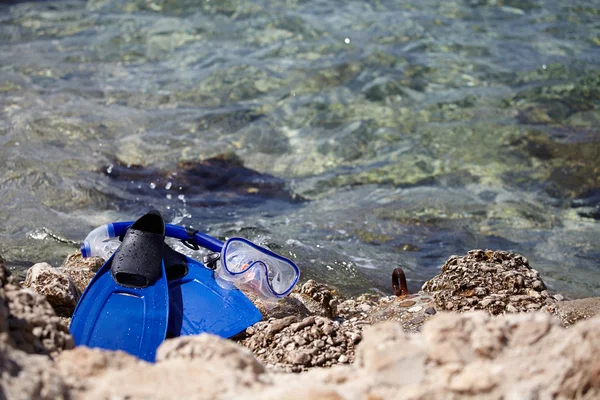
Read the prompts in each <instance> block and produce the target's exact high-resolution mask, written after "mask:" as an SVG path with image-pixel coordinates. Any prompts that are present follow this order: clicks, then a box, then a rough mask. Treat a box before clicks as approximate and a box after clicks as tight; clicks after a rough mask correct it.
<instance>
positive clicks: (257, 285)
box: [81, 221, 300, 300]
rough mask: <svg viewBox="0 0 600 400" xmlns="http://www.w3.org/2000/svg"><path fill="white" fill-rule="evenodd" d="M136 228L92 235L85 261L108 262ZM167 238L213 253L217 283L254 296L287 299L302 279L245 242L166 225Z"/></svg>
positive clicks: (109, 227) (115, 227) (122, 226)
mask: <svg viewBox="0 0 600 400" xmlns="http://www.w3.org/2000/svg"><path fill="white" fill-rule="evenodd" d="M131 224H133V221H129V222H113V223H110V224H106V225H102V226H99V227H98V228H96V229H94V230H93V231H91V232H90V233H89V234H88V235H87V237H86V238H85V240H84V241H83V244H82V245H81V255H82V256H83V257H93V256H96V257H102V258H104V259H108V258H109V257H110V255H111V254H112V253H114V251H115V250H116V249H117V248H118V247H119V244H120V242H119V241H118V240H116V239H118V238H119V237H120V236H122V235H124V234H125V232H126V231H127V229H128V228H129V227H130V226H131ZM165 236H168V237H172V238H175V239H179V240H181V242H182V243H183V244H184V245H185V246H187V247H189V248H191V249H192V250H199V249H200V247H203V248H205V249H208V250H210V251H212V252H213V254H210V255H209V256H208V258H209V259H210V262H206V261H205V263H206V265H207V267H208V268H210V269H214V270H215V278H216V281H217V283H219V284H220V285H222V286H224V287H227V286H230V285H231V284H234V285H236V286H242V287H244V288H248V289H249V290H251V291H252V292H253V293H254V294H256V295H258V296H260V297H262V298H266V299H272V300H277V299H279V298H281V297H284V296H286V295H288V294H289V293H290V292H291V291H292V289H293V288H294V286H295V285H296V283H298V279H299V278H300V270H299V269H298V267H297V266H296V264H294V263H293V262H292V261H291V260H289V259H287V258H285V257H282V256H280V255H278V254H275V253H273V252H272V251H270V250H268V249H265V248H264V247H261V246H258V245H257V244H255V243H252V242H250V241H249V240H246V239H243V238H235V237H234V238H230V239H229V240H227V241H226V242H225V243H223V242H221V241H220V240H218V239H215V238H214V237H212V236H210V235H207V234H205V233H201V232H198V231H191V230H189V229H186V228H184V227H181V226H177V225H172V224H167V225H166V230H165Z"/></svg>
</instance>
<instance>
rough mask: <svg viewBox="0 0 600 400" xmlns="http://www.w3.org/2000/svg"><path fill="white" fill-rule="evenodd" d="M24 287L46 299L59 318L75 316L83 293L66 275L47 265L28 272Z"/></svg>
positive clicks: (36, 266)
mask: <svg viewBox="0 0 600 400" xmlns="http://www.w3.org/2000/svg"><path fill="white" fill-rule="evenodd" d="M23 286H24V287H27V288H30V289H31V290H34V291H35V292H37V293H39V294H41V295H43V296H45V297H46V300H48V302H49V303H50V305H51V306H52V307H53V308H54V310H55V311H56V313H57V314H58V315H59V316H64V317H68V316H71V315H72V314H73V311H74V310H75V307H76V306H77V302H78V301H79V298H80V297H81V292H80V291H79V289H78V288H77V287H76V286H75V284H74V283H73V281H71V279H70V278H69V276H67V275H66V274H65V273H63V272H60V271H59V270H57V269H56V268H54V267H52V266H51V265H50V264H47V263H38V264H35V265H33V266H32V267H31V268H29V269H28V270H27V276H26V278H25V282H24V283H23Z"/></svg>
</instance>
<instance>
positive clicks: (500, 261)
mask: <svg viewBox="0 0 600 400" xmlns="http://www.w3.org/2000/svg"><path fill="white" fill-rule="evenodd" d="M545 288H546V285H545V284H544V282H543V281H542V279H541V278H540V276H539V273H538V272H537V271H536V270H534V269H532V268H531V267H530V266H529V263H528V261H527V259H526V258H525V257H523V256H520V255H518V254H513V253H509V252H506V251H491V250H486V251H483V250H471V251H469V252H468V253H467V255H466V256H464V257H458V256H452V257H450V258H449V259H448V260H447V261H446V263H445V264H444V266H443V267H442V272H441V273H440V274H439V275H437V276H435V277H434V278H432V279H430V280H429V281H427V282H426V283H425V284H424V285H423V291H425V292H429V293H431V294H432V296H433V298H434V299H435V303H436V305H437V306H438V307H439V308H440V309H442V310H451V311H466V310H478V309H481V310H486V311H487V312H489V313H491V314H501V313H504V312H521V311H531V310H537V309H539V308H540V307H542V306H543V305H545V304H546V302H547V298H544V296H542V295H541V294H540V293H539V291H543V290H545ZM550 301H551V300H550Z"/></svg>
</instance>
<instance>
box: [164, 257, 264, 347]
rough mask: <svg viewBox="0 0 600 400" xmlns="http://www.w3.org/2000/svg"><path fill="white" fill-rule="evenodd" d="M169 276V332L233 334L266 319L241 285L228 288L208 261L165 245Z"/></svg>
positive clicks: (173, 333)
mask: <svg viewBox="0 0 600 400" xmlns="http://www.w3.org/2000/svg"><path fill="white" fill-rule="evenodd" d="M165 266H166V271H167V276H168V278H169V299H170V309H169V327H168V334H169V336H185V335H197V334H200V333H212V334H214V335H218V336H221V337H223V338H230V337H232V336H234V335H236V334H238V333H240V332H242V331H243V330H245V329H246V328H247V327H249V326H251V325H254V324H255V323H257V322H258V321H260V320H262V314H261V313H260V311H259V310H258V308H256V306H255V305H254V304H253V303H252V302H251V301H250V300H249V299H248V298H247V297H246V295H244V293H242V292H241V291H240V290H239V289H237V288H232V289H224V288H222V287H221V286H219V285H218V284H217V282H216V281H215V278H214V272H213V271H212V270H211V269H208V268H207V267H205V266H204V264H202V263H200V262H199V261H196V260H194V259H192V258H189V257H186V256H185V255H183V254H181V253H178V252H176V251H175V250H172V249H171V248H170V247H168V246H165Z"/></svg>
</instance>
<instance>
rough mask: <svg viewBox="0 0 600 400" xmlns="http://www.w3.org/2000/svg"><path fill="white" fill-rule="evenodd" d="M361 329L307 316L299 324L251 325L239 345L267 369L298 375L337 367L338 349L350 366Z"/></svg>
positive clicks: (277, 321) (287, 320)
mask: <svg viewBox="0 0 600 400" xmlns="http://www.w3.org/2000/svg"><path fill="white" fill-rule="evenodd" d="M361 329H362V327H361V326H360V325H356V324H354V323H352V322H350V321H345V322H344V323H339V322H338V321H332V320H331V319H329V318H326V317H323V316H309V317H306V318H304V319H302V320H301V321H297V319H296V317H294V316H290V317H286V318H282V319H273V320H269V321H261V322H258V323H257V324H254V325H253V326H252V327H251V329H250V328H249V329H247V330H246V337H245V338H242V339H241V340H240V344H242V345H243V346H245V347H247V348H249V349H250V350H251V351H252V352H253V353H254V355H255V356H256V357H257V358H258V359H259V360H260V361H261V362H263V363H265V364H266V365H267V366H269V367H272V368H276V369H283V370H286V371H301V370H305V369H308V368H309V367H312V366H317V365H319V366H331V365H334V364H338V363H339V362H340V361H339V358H340V355H341V352H342V350H341V349H344V350H343V352H344V355H345V356H346V361H345V362H351V361H352V360H353V359H354V348H355V346H356V344H357V343H359V342H360V340H361V338H362V334H361Z"/></svg>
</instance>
